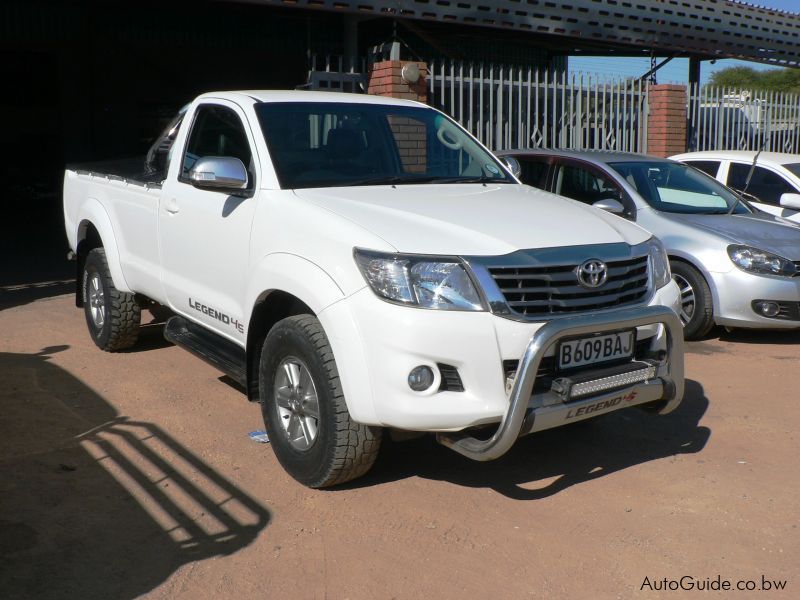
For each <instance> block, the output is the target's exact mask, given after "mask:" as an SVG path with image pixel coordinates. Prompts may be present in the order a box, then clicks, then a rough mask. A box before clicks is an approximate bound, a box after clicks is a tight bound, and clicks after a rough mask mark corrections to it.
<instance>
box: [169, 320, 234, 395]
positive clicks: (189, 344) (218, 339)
mask: <svg viewBox="0 0 800 600" xmlns="http://www.w3.org/2000/svg"><path fill="white" fill-rule="evenodd" d="M164 337H165V338H166V339H167V341H170V342H172V343H173V344H175V345H176V346H180V347H181V348H184V349H186V350H188V351H189V352H191V353H192V354H194V355H195V356H196V357H198V358H200V359H202V360H204V361H206V362H207V363H208V364H210V365H212V366H214V367H216V368H217V369H219V370H220V371H222V372H223V373H225V375H227V376H228V377H230V378H231V379H233V380H234V381H236V383H238V384H239V385H241V386H242V387H244V388H247V354H246V352H245V350H244V348H242V347H241V346H237V345H236V344H234V343H233V342H231V341H230V340H227V339H225V338H224V337H222V336H220V335H217V334H216V333H212V332H211V331H208V330H207V329H205V328H204V327H200V326H199V325H195V324H194V323H192V322H191V321H188V320H187V319H184V318H183V317H180V316H175V317H170V319H169V320H168V321H167V324H166V325H165V326H164Z"/></svg>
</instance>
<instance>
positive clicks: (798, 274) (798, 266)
mask: <svg viewBox="0 0 800 600" xmlns="http://www.w3.org/2000/svg"><path fill="white" fill-rule="evenodd" d="M794 268H795V269H797V272H796V273H795V274H794V275H793V276H794V277H800V260H796V261H794Z"/></svg>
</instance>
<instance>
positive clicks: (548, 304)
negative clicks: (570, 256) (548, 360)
mask: <svg viewBox="0 0 800 600" xmlns="http://www.w3.org/2000/svg"><path fill="white" fill-rule="evenodd" d="M606 266H607V267H608V278H607V280H606V282H605V283H604V284H603V285H601V286H600V287H597V288H591V289H589V288H585V287H583V286H581V285H580V284H579V283H578V278H577V276H576V274H575V272H576V269H577V267H578V265H577V264H567V265H558V266H547V267H491V266H490V267H489V268H488V269H489V273H490V274H491V276H492V278H493V279H494V281H495V283H496V284H497V286H498V287H499V288H500V291H501V293H502V294H503V297H504V298H505V300H506V303H507V304H508V306H509V308H510V309H511V311H512V312H514V313H517V314H518V315H522V316H524V317H537V316H540V315H541V316H546V315H553V314H563V313H573V312H584V311H589V310H597V309H604V308H615V307H618V306H627V305H629V304H635V303H637V302H639V301H641V300H642V299H643V298H645V296H647V292H648V282H649V277H648V258H647V256H640V257H637V258H630V259H625V260H618V261H610V262H606Z"/></svg>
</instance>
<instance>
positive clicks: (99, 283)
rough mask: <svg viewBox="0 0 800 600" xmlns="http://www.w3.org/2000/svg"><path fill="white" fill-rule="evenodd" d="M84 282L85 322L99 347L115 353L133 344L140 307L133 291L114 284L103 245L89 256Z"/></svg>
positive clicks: (137, 333)
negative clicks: (126, 290) (127, 290)
mask: <svg viewBox="0 0 800 600" xmlns="http://www.w3.org/2000/svg"><path fill="white" fill-rule="evenodd" d="M81 285H82V293H83V310H84V313H85V315H86V325H87V327H88V328H89V335H90V336H91V337H92V341H93V342H94V343H95V344H96V345H97V347H98V348H100V349H101V350H105V351H106V352H116V351H117V350H124V349H125V348H130V347H131V346H133V345H134V344H135V343H136V340H137V339H138V338H139V322H140V321H141V308H140V307H139V303H138V302H137V301H136V297H135V296H134V295H133V294H130V293H128V292H121V291H119V290H118V289H117V288H116V287H114V280H113V279H112V278H111V271H110V270H109V268H108V261H107V260H106V252H105V250H104V249H103V248H95V249H93V250H91V251H90V252H89V254H88V255H87V256H86V262H85V263H84V265H83V281H82V283H81Z"/></svg>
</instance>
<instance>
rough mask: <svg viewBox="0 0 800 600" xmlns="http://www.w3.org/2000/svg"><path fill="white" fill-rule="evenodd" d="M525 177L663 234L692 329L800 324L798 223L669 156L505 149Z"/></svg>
mask: <svg viewBox="0 0 800 600" xmlns="http://www.w3.org/2000/svg"><path fill="white" fill-rule="evenodd" d="M497 154H498V155H499V156H501V157H509V156H511V157H513V158H515V159H517V161H519V163H520V168H521V174H520V179H521V180H522V181H523V182H524V183H527V184H529V185H532V186H534V187H538V188H541V189H544V190H548V191H550V192H553V193H556V194H559V195H561V196H566V197H568V198H572V199H574V200H578V201H580V202H584V203H586V204H591V205H594V206H596V207H598V208H602V209H604V210H607V211H610V212H613V213H617V214H619V215H620V216H623V217H625V218H627V219H630V220H632V221H635V222H636V223H637V224H638V225H641V226H642V227H644V228H645V229H647V230H649V231H651V232H652V233H653V234H655V235H656V236H657V237H659V238H661V240H662V241H663V242H664V245H665V246H666V248H667V252H668V253H669V255H670V266H671V268H672V276H673V278H674V279H675V281H676V282H677V284H678V286H679V288H680V290H681V301H682V310H681V315H680V316H681V320H682V321H683V323H684V334H685V336H686V338H687V339H696V338H699V337H702V336H704V335H706V334H708V332H709V331H710V330H711V328H712V327H713V326H714V324H715V323H716V324H718V325H725V326H730V327H756V328H775V329H788V328H800V226H798V225H797V224H795V223H792V222H790V221H788V220H786V219H782V218H781V217H777V216H774V215H771V214H768V213H765V212H762V211H759V210H758V209H756V208H754V207H752V206H751V205H750V204H748V203H747V202H745V201H744V200H743V199H742V198H741V197H740V196H738V195H737V194H736V193H735V192H734V191H732V190H730V189H729V188H727V187H725V186H723V185H722V184H720V183H719V182H717V181H716V180H714V179H713V178H711V177H709V176H708V175H706V174H705V173H702V172H701V171H699V170H697V169H694V168H692V167H689V166H687V165H684V164H681V163H679V162H675V161H672V160H668V159H662V158H654V157H650V156H643V155H639V154H626V153H618V152H591V151H557V150H519V151H514V150H508V151H502V152H498V153H497Z"/></svg>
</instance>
